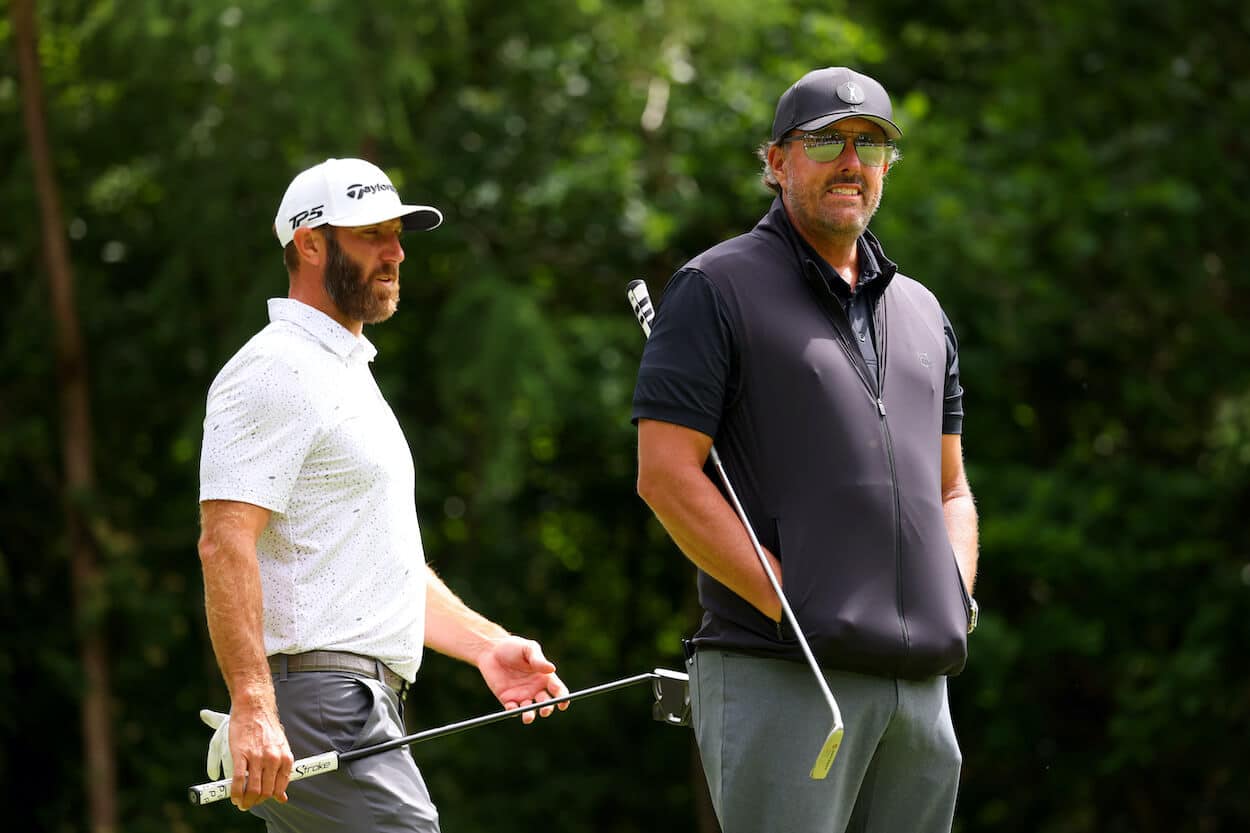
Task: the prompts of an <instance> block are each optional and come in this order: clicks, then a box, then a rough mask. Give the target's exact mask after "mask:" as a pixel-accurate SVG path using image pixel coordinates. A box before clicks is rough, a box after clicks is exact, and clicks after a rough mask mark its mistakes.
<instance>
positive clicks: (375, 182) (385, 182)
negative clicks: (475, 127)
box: [273, 159, 443, 248]
mask: <svg viewBox="0 0 1250 833" xmlns="http://www.w3.org/2000/svg"><path fill="white" fill-rule="evenodd" d="M400 218H402V219H403V221H404V230H405V231H430V230H431V229H436V228H438V227H439V225H440V224H441V223H442V222H443V212H441V211H439V210H438V209H437V208H435V207H434V206H432V205H404V204H403V203H401V202H400V201H399V192H398V191H396V190H395V186H394V185H392V184H391V180H390V178H389V177H388V176H387V175H386V174H384V173H382V169H381V168H379V167H378V166H377V165H374V164H373V163H372V162H366V161H365V160H363V159H327V160H326V161H324V162H322V163H321V164H319V165H314V166H312V167H311V168H309V169H308V170H306V171H303V172H302V173H300V174H299V175H298V176H296V177H295V179H293V180H291V184H290V185H288V186H287V188H286V193H285V194H284V195H283V196H282V204H281V205H279V206H278V214H277V216H276V217H274V221H273V228H274V231H275V232H276V233H277V235H278V242H279V243H281V244H282V246H283V248H286V245H287V244H288V243H290V242H291V239H292V238H293V237H295V230H296V229H297V228H299V227H300V226H307V227H308V228H316V227H317V226H324V225H331V226H368V225H372V224H374V223H381V222H385V221H386V220H395V219H400Z"/></svg>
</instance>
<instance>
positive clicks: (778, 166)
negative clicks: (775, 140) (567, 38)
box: [768, 145, 786, 191]
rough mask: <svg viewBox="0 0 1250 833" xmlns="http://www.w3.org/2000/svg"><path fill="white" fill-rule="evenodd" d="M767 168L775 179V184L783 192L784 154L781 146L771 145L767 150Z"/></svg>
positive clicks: (784, 180) (784, 182)
mask: <svg viewBox="0 0 1250 833" xmlns="http://www.w3.org/2000/svg"><path fill="white" fill-rule="evenodd" d="M768 167H769V168H770V169H771V170H772V172H773V176H774V177H776V179H777V184H778V185H780V186H781V190H783V191H784V190H785V189H786V152H785V150H784V149H783V147H782V145H772V146H771V147H769V148H768Z"/></svg>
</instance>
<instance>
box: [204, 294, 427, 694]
mask: <svg viewBox="0 0 1250 833" xmlns="http://www.w3.org/2000/svg"><path fill="white" fill-rule="evenodd" d="M269 319H270V324H269V325H268V326H267V327H265V329H263V330H261V331H260V332H259V333H257V334H256V335H255V336H254V337H253V338H252V339H251V340H250V341H248V343H247V344H246V345H244V346H243V348H242V349H241V350H239V352H238V353H236V354H235V356H234V357H233V358H232V359H230V361H229V362H227V363H226V366H225V367H223V368H222V370H221V372H220V373H219V374H218V375H217V378H216V379H215V380H214V381H213V384H212V386H211V387H210V388H209V391H208V408H207V416H206V417H205V420H204V446H203V449H202V451H201V458H200V500H201V501H204V500H234V501H242V502H245V503H251V504H255V505H256V506H261V507H264V508H265V509H269V510H270V511H271V512H272V513H273V514H272V516H271V517H270V520H269V525H268V526H267V527H266V528H265V531H264V532H263V533H262V534H261V537H260V540H259V542H258V544H257V554H258V557H259V560H260V576H261V585H262V589H263V593H264V628H265V652H266V653H267V654H269V655H273V654H279V653H299V652H302V651H313V650H333V651H351V652H353V653H357V654H363V655H365V656H370V657H376V658H378V659H380V660H382V661H383V662H385V663H386V664H387V665H389V666H390V667H391V668H392V669H393V670H394V671H395V672H397V673H398V674H400V675H402V676H403V677H405V678H406V679H408V680H409V681H411V680H412V679H414V678H415V676H416V672H417V668H418V666H419V665H420V663H421V649H422V644H423V642H424V637H425V633H424V630H425V575H426V570H425V555H424V552H423V551H422V548H421V533H420V530H419V528H418V525H417V511H416V502H415V493H414V482H415V475H414V470H413V463H412V454H411V451H410V450H409V448H408V443H407V441H406V440H405V439H404V435H403V432H402V431H401V430H400V427H399V423H398V421H396V419H395V415H394V413H393V412H392V411H391V409H390V406H389V405H387V404H386V401H385V400H384V399H383V398H382V393H381V391H379V390H378V386H377V383H376V382H375V381H374V379H373V374H372V373H371V372H370V370H369V362H371V361H372V360H373V358H374V356H375V355H377V350H376V349H375V348H374V347H373V345H372V344H370V343H369V340H368V339H366V338H365V337H363V336H360V337H357V336H355V335H353V334H352V333H350V332H348V331H347V330H346V329H344V328H343V327H342V326H341V325H340V324H338V323H337V322H336V321H334V319H332V318H330V317H329V316H328V315H325V314H324V313H322V312H320V311H318V310H316V309H313V308H312V307H310V306H308V305H306V304H303V303H301V302H299V301H295V300H292V299H289V298H274V299H271V300H270V301H269Z"/></svg>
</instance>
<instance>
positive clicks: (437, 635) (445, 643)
mask: <svg viewBox="0 0 1250 833" xmlns="http://www.w3.org/2000/svg"><path fill="white" fill-rule="evenodd" d="M425 644H426V645H427V646H429V647H430V648H433V649H434V650H435V651H438V652H439V653H440V654H446V655H447V656H450V657H455V658H456V659H459V660H463V661H465V662H467V663H469V664H471V665H475V666H477V669H478V671H479V672H481V674H482V679H484V680H485V681H486V685H487V686H488V687H489V688H490V690H491V692H492V693H494V695H495V696H496V697H497V698H499V702H500V703H502V704H503V706H504V708H506V709H515V708H521V707H524V706H532V705H534V704H535V703H541V702H543V701H544V700H550V699H551V698H552V697H562V696H564V695H565V694H568V693H569V691H568V689H567V688H565V686H564V683H563V682H561V681H560V678H559V677H558V676H556V673H555V671H556V667H555V665H554V664H553V663H552V662H550V661H549V660H548V659H547V658H546V657H545V656H543V651H542V647H541V646H540V645H539V644H538V643H537V642H535V641H533V640H532V639H523V638H522V637H519V636H513V635H512V634H510V633H508V632H507V631H506V630H504V629H503V628H502V627H501V626H499V625H497V624H495V623H494V622H492V621H490V620H489V619H487V618H486V617H484V616H482V615H481V614H480V613H478V612H477V611H475V610H473V609H472V608H471V607H469V606H468V605H466V604H465V603H464V602H463V601H461V599H460V597H459V596H457V595H456V594H455V593H453V592H452V591H451V589H450V588H449V587H448V586H447V585H446V584H445V583H444V582H443V580H442V579H441V578H439V577H438V575H437V574H436V573H435V572H434V571H433V570H432V569H430V568H429V567H428V566H427V567H426V594H425ZM559 708H560V709H561V710H562V711H563V710H564V709H567V708H568V703H561V704H560V706H559ZM551 712H552V708H551V707H548V708H546V709H541V710H540V711H539V714H541V716H543V717H547V716H548V715H550V714H551ZM534 714H535V713H534V712H532V711H531V712H527V713H526V714H523V715H521V720H522V721H523V722H525V723H531V722H533V720H534Z"/></svg>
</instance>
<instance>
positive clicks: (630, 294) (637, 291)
mask: <svg viewBox="0 0 1250 833" xmlns="http://www.w3.org/2000/svg"><path fill="white" fill-rule="evenodd" d="M626 297H627V298H629V303H630V306H632V307H633V308H634V315H636V316H637V317H638V323H639V324H640V325H641V326H642V332H643V335H645V336H646V337H647V338H650V337H651V320H652V319H653V318H654V317H655V308H654V307H652V305H651V294H650V293H649V292H648V291H647V282H646V281H644V280H641V279H639V280H634V281H630V282H629V287H628V289H627V291H626ZM708 459H710V460H711V461H712V467H713V468H714V469H716V473H717V474H718V475H720V479H721V483H723V484H724V485H725V492H726V493H727V494H728V495H729V502H730V503H731V504H733V508H734V511H735V512H736V513H738V518H739V519H740V520H741V521H742V525H743V526H744V527H746V530H747V536H748V537H750V539H751V546H752V547H754V548H755V554H756V555H757V556H758V557H759V559H760V564H762V565H763V566H764V573H765V575H767V576H768V582H769V583H770V584H771V585H772V586H773V592H775V593H776V594H777V598H778V599H779V600H780V601H781V611H782V613H783V614H784V615H785V617H786V621H788V622H789V623H790V629H791V630H793V631H794V635H795V637H796V638H797V639H798V641H799V647H800V648H802V649H803V656H805V657H807V664H808V665H810V666H811V667H812V672H813V673H814V674H815V675H816V682H817V683H818V684H819V685H820V691H821V693H822V694H824V695H825V700H826V701H827V702H828V703H829V712H830V714H831V715H832V716H833V725H832V726H831V727H830V729H829V735H828V736H827V737H826V738H825V742H824V743H823V744H822V745H821V747H820V754H819V755H817V756H816V763H815V764H813V765H812V771H811V777H812V778H813V779H814V780H820V779H822V778H824V777H825V776H826V775H828V774H829V768H830V767H831V766H833V759H834V756H835V755H837V754H838V747H839V746H841V745H842V734H843V726H842V712H840V711H839V710H838V703H837V701H836V700H834V699H833V692H832V691H830V690H829V684H828V683H827V682H825V675H824V674H823V673H822V672H821V670H820V666H819V665H817V664H816V658H815V657H814V656H812V649H811V647H810V646H809V645H808V644H807V637H805V636H804V635H803V631H802V629H800V628H799V623H798V620H797V619H795V618H794V611H793V610H791V609H790V603H789V602H788V601H786V595H785V593H782V592H781V583H780V582H779V581H777V576H776V575H774V574H773V568H772V566H771V565H770V564H769V563H768V558H767V556H765V555H764V549H763V547H761V546H760V542H759V539H758V538H756V537H755V530H754V529H753V528H752V527H751V521H750V520H748V518H747V513H746V511H745V510H744V509H743V508H742V504H741V503H739V502H738V495H737V493H736V492H734V487H733V484H732V483H730V482H729V475H728V474H726V473H725V467H724V466H722V465H721V461H720V455H719V454H717V453H716V446H714V445H713V446H712V449H711V453H710V454H709V455H708Z"/></svg>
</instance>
